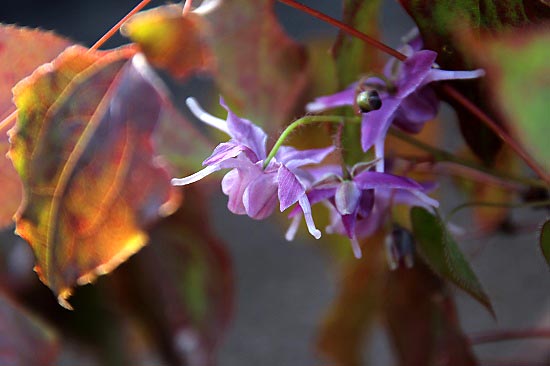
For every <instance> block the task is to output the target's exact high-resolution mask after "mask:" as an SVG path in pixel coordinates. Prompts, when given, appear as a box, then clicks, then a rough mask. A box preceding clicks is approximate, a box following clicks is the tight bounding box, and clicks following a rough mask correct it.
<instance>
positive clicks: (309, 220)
mask: <svg viewBox="0 0 550 366" xmlns="http://www.w3.org/2000/svg"><path fill="white" fill-rule="evenodd" d="M298 203H299V204H300V207H301V208H302V212H303V213H304V219H305V220H306V225H307V230H308V231H309V233H310V234H311V235H313V237H314V238H315V239H319V238H320V237H321V232H320V231H319V230H318V229H317V228H316V227H315V222H314V221H313V215H312V214H311V205H310V203H309V200H308V199H307V195H305V194H304V195H302V196H301V197H300V199H299V200H298Z"/></svg>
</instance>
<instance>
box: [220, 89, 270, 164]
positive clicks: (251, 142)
mask: <svg viewBox="0 0 550 366" xmlns="http://www.w3.org/2000/svg"><path fill="white" fill-rule="evenodd" d="M220 104H221V106H222V107H224V108H225V109H226V110H227V127H228V130H229V134H230V135H231V137H232V138H233V139H234V140H235V141H237V142H238V143H240V144H243V145H245V146H246V147H248V148H250V149H251V150H252V151H254V153H255V154H256V155H257V156H258V158H259V160H264V159H265V158H266V152H265V144H266V141H267V135H266V134H265V132H264V131H263V130H262V129H261V128H260V127H258V126H256V125H254V124H253V123H252V122H250V121H249V120H247V119H244V118H239V117H238V116H237V115H236V114H235V113H233V112H232V111H231V109H229V107H228V106H227V105H226V104H225V101H224V100H223V98H222V97H220Z"/></svg>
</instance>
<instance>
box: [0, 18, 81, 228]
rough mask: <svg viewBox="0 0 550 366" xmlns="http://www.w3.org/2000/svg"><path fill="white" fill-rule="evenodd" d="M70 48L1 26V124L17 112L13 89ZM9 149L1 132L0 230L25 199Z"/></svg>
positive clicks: (51, 37)
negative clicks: (13, 101)
mask: <svg viewBox="0 0 550 366" xmlns="http://www.w3.org/2000/svg"><path fill="white" fill-rule="evenodd" d="M70 44H71V42H70V41H69V40H67V39H64V38H61V37H59V36H57V35H55V34H53V33H51V32H44V31H40V30H32V29H27V28H18V27H15V26H11V25H0V121H2V120H4V118H6V117H7V116H8V115H9V114H10V113H11V112H12V111H13V110H15V106H14V105H13V103H12V101H11V98H12V94H11V88H12V87H13V86H14V85H15V84H16V83H17V82H18V81H19V80H21V79H22V78H23V77H25V76H27V75H29V74H30V73H31V72H32V71H33V70H34V69H36V68H37V67H38V66H40V65H41V64H43V63H46V62H49V61H51V60H52V59H53V58H55V57H56V56H57V55H58V54H59V53H60V52H61V51H63V49H65V48H66V47H67V46H69V45H70ZM8 149H9V144H8V137H7V135H6V134H5V133H4V132H0V187H2V189H1V190H0V202H2V204H1V205H0V228H3V227H5V226H8V225H10V224H11V223H12V222H13V221H12V217H13V214H14V213H15V211H16V210H17V206H19V204H20V203H21V197H22V196H23V192H22V191H23V188H22V186H21V181H20V180H19V177H18V176H17V172H16V171H15V169H13V166H12V164H11V162H10V161H9V160H8V159H6V158H5V155H6V153H7V152H8Z"/></svg>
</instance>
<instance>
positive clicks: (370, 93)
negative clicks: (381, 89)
mask: <svg viewBox="0 0 550 366" xmlns="http://www.w3.org/2000/svg"><path fill="white" fill-rule="evenodd" d="M355 102H356V103H357V106H358V107H359V109H360V110H361V112H362V113H367V112H370V111H375V110H377V109H380V108H381V107H382V99H380V95H379V94H378V92H377V91H376V90H365V91H362V92H360V93H359V94H357V97H356V99H355Z"/></svg>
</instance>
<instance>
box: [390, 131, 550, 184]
mask: <svg viewBox="0 0 550 366" xmlns="http://www.w3.org/2000/svg"><path fill="white" fill-rule="evenodd" d="M388 133H389V134H390V135H392V136H395V137H396V138H398V139H400V140H401V141H404V142H406V143H408V144H409V145H412V146H415V147H417V148H419V149H421V150H424V151H426V152H428V153H430V154H431V155H432V156H433V158H434V161H435V162H444V161H445V162H451V163H455V164H459V165H462V166H465V167H468V168H471V169H474V170H478V171H480V172H483V173H485V174H488V175H492V176H494V177H497V178H500V179H504V180H509V181H513V182H516V183H520V184H523V185H526V186H530V187H539V188H548V185H547V184H546V183H545V182H543V181H540V180H537V179H530V178H524V177H517V176H513V175H508V174H505V173H502V172H499V171H496V170H494V169H491V168H488V167H486V166H485V165H481V164H478V163H476V162H473V161H471V160H466V159H462V158H459V157H458V156H456V155H453V154H451V153H450V152H448V151H445V150H441V149H438V148H436V147H433V146H431V145H428V144H426V143H425V142H422V141H420V140H417V139H416V138H414V137H412V136H411V135H409V134H407V133H405V132H402V131H400V130H398V129H396V128H394V127H390V129H389V130H388Z"/></svg>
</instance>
